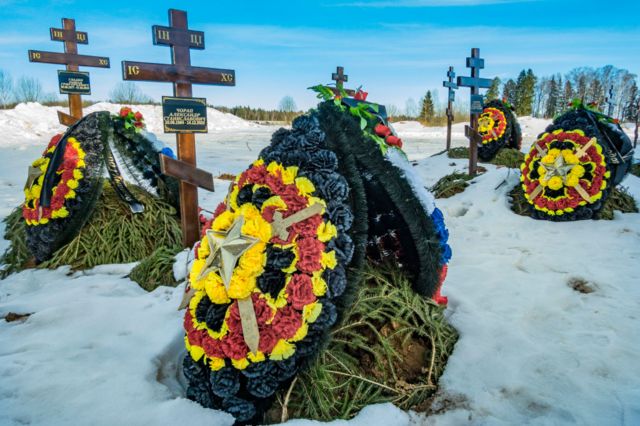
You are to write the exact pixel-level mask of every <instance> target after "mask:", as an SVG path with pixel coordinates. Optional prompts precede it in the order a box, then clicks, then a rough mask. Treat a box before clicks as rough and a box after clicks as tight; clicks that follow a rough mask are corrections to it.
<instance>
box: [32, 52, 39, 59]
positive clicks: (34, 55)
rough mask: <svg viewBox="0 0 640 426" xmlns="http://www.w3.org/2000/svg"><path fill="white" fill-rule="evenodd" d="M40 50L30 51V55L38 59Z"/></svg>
mask: <svg viewBox="0 0 640 426" xmlns="http://www.w3.org/2000/svg"><path fill="white" fill-rule="evenodd" d="M40 56H41V55H40V52H31V57H32V58H33V59H40Z"/></svg>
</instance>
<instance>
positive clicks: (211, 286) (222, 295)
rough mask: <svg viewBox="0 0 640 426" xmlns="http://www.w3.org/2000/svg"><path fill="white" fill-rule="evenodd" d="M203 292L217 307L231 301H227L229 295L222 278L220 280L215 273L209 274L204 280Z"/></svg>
mask: <svg viewBox="0 0 640 426" xmlns="http://www.w3.org/2000/svg"><path fill="white" fill-rule="evenodd" d="M232 282H233V279H232ZM204 290H205V291H206V292H207V296H208V297H209V299H210V300H211V301H212V302H213V303H215V304H217V305H222V304H225V303H229V302H230V301H231V300H230V299H229V296H231V295H230V294H228V293H227V289H226V288H225V287H224V284H223V283H222V278H220V276H219V275H218V274H216V273H213V272H210V273H209V274H207V276H206V277H205V278H204Z"/></svg>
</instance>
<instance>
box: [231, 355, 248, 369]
mask: <svg viewBox="0 0 640 426" xmlns="http://www.w3.org/2000/svg"><path fill="white" fill-rule="evenodd" d="M231 364H233V366H234V367H235V368H236V369H237V370H244V369H245V368H247V367H248V366H249V360H248V359H246V358H240V359H232V360H231Z"/></svg>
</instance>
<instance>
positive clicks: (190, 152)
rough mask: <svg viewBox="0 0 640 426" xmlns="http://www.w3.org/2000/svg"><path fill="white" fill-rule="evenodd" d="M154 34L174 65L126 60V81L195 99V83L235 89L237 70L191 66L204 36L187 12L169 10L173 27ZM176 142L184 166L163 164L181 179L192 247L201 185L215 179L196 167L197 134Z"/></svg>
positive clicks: (185, 239)
mask: <svg viewBox="0 0 640 426" xmlns="http://www.w3.org/2000/svg"><path fill="white" fill-rule="evenodd" d="M152 32H153V43H154V44H156V45H166V46H170V48H171V64H152V63H147V62H133V61H122V75H123V79H124V80H135V81H156V82H172V83H173V94H174V96H176V97H182V98H190V97H191V96H192V84H209V85H217V86H235V71H233V70H227V69H214V68H202V67H193V66H191V54H190V49H204V33H203V32H202V31H193V30H189V28H188V24H187V12H184V11H182V10H175V9H169V26H168V27H164V26H160V25H154V26H153V27H152ZM176 141H177V147H178V158H179V160H180V163H179V164H173V167H172V168H168V167H166V163H167V158H166V157H164V156H163V157H161V161H162V164H163V168H164V169H165V171H166V173H167V174H169V175H171V176H175V177H177V178H178V179H180V211H181V214H180V217H181V221H182V243H183V245H184V246H185V247H191V246H193V244H195V242H196V241H197V240H198V239H199V238H200V224H199V220H198V186H200V187H203V188H206V189H213V178H212V177H211V174H208V173H207V172H204V171H202V170H199V169H197V168H196V144H195V135H194V134H193V133H192V132H185V133H178V134H177V135H176ZM180 169H181V170H180ZM186 176H190V178H186Z"/></svg>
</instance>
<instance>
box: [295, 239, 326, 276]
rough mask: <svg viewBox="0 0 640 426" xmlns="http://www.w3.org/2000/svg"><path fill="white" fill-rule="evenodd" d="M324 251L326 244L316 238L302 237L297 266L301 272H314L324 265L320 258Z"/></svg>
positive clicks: (299, 241) (299, 242)
mask: <svg viewBox="0 0 640 426" xmlns="http://www.w3.org/2000/svg"><path fill="white" fill-rule="evenodd" d="M323 251H324V244H322V242H320V241H318V240H316V239H315V238H301V239H299V240H298V256H299V259H298V263H297V264H296V268H298V270H299V271H301V272H306V273H312V272H313V271H317V270H318V269H320V268H321V267H322V265H321V264H320V258H321V256H322V252H323Z"/></svg>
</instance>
